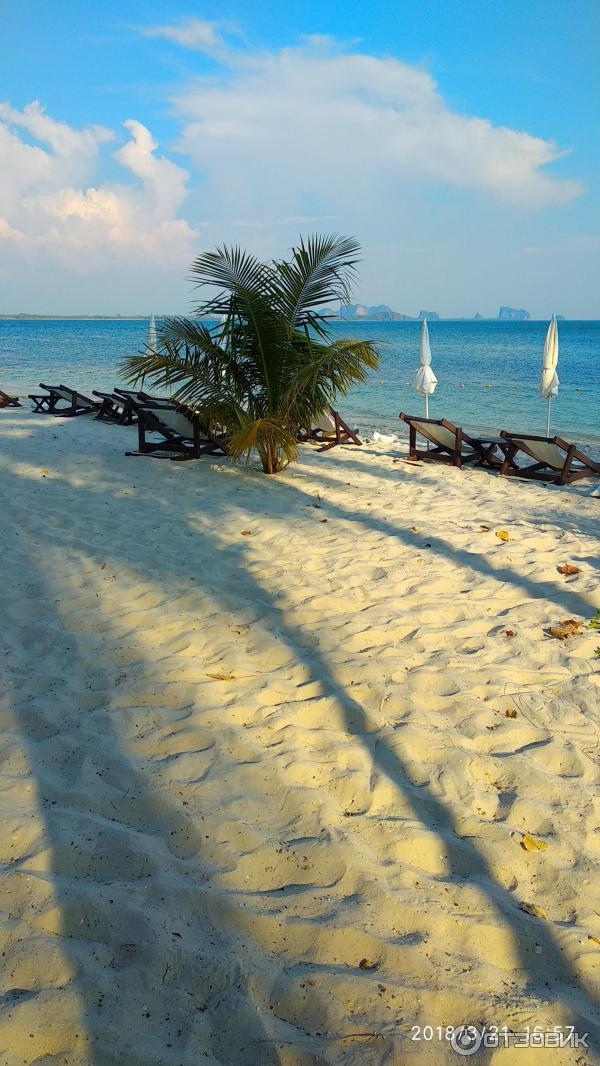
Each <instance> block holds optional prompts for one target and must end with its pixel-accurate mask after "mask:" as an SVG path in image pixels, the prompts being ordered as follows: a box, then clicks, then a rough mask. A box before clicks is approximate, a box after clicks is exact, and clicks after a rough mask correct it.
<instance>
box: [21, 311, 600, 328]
mask: <svg viewBox="0 0 600 1066" xmlns="http://www.w3.org/2000/svg"><path fill="white" fill-rule="evenodd" d="M154 317H155V319H157V320H159V321H160V319H165V318H178V317H180V316H178V315H170V314H169V315H162V314H155V315H154ZM185 317H189V316H185ZM149 318H150V315H34V314H24V313H21V314H2V313H0V322H147V321H148V320H149ZM215 321H218V319H215ZM329 321H331V322H345V323H348V324H349V325H356V324H357V323H364V324H371V325H377V326H380V325H381V324H382V323H383V324H384V325H388V324H389V323H390V322H393V324H394V325H398V324H399V323H400V324H402V323H406V322H408V323H413V324H415V323H417V324H420V320H419V319H418V318H408V317H404V318H403V319H381V318H367V317H366V316H364V315H357V316H356V318H345V317H338V316H337V315H331V316H330V319H329ZM547 321H548V319H547V318H528V319H522V320H519V319H508V318H504V319H502V318H498V317H496V316H494V317H490V318H485V317H484V316H483V315H480V316H479V318H466V317H465V318H463V317H462V316H461V315H456V316H448V317H447V318H445V317H442V316H440V317H439V318H437V319H434V320H432V322H430V323H429V325H430V326H432V325H435V324H436V323H437V322H474V323H478V322H485V323H489V322H501V323H502V324H504V325H505V324H506V323H508V324H509V325H515V324H517V325H523V323H524V322H547ZM561 321H562V322H565V321H568V322H597V321H599V319H597V318H578V319H574V318H573V319H565V318H563V319H561Z"/></svg>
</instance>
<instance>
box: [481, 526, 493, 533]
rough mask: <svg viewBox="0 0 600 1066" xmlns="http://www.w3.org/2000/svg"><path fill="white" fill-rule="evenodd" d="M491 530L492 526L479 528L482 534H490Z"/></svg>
mask: <svg viewBox="0 0 600 1066" xmlns="http://www.w3.org/2000/svg"><path fill="white" fill-rule="evenodd" d="M490 529H491V526H480V527H479V532H480V533H489V531H490Z"/></svg>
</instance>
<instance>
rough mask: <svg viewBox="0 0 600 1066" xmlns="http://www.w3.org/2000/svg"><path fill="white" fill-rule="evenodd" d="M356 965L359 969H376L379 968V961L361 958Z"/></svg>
mask: <svg viewBox="0 0 600 1066" xmlns="http://www.w3.org/2000/svg"><path fill="white" fill-rule="evenodd" d="M358 965H359V967H360V969H361V970H378V969H379V963H378V962H369V960H368V959H361V960H360V962H359V964H358Z"/></svg>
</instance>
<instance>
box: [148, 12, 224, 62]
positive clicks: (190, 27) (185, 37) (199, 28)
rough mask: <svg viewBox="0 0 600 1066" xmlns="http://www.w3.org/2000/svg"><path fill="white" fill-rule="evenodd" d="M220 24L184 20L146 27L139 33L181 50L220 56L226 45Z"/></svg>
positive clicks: (190, 19) (193, 19) (194, 19)
mask: <svg viewBox="0 0 600 1066" xmlns="http://www.w3.org/2000/svg"><path fill="white" fill-rule="evenodd" d="M220 25H221V24H220V23H218V22H207V21H206V20H204V19H198V18H186V19H180V21H179V22H177V23H174V24H171V25H166V26H147V27H146V28H145V29H143V30H142V31H141V32H142V33H143V35H144V37H162V38H163V39H164V40H166V41H173V42H174V44H180V45H181V46H182V47H183V48H191V49H194V50H197V51H200V52H207V53H209V54H212V53H217V54H221V53H222V52H224V51H226V45H225V42H224V41H223V38H222V36H221V32H220Z"/></svg>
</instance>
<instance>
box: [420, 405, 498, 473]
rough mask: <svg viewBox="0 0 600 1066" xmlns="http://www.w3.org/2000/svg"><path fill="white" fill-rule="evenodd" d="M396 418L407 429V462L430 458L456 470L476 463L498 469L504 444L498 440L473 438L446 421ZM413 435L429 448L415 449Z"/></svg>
mask: <svg viewBox="0 0 600 1066" xmlns="http://www.w3.org/2000/svg"><path fill="white" fill-rule="evenodd" d="M399 417H400V418H401V419H402V421H403V422H406V424H407V426H408V429H409V434H408V454H409V458H411V459H430V460H432V461H433V462H438V463H448V464H450V466H458V467H462V466H464V465H465V463H478V464H479V465H480V466H489V467H491V468H492V469H494V470H499V469H500V467H501V466H502V457H503V453H504V448H505V445H504V442H503V441H502V440H501V439H500V438H498V437H473V436H471V434H470V433H467V432H466V431H465V430H464V429H462V428H461V427H460V426H455V425H454V423H452V422H449V421H448V419H447V418H421V417H420V416H419V415H407V414H405V413H404V411H402V412H401V413H400V416H399ZM417 436H420V437H423V438H424V439H425V440H427V441H429V443H430V444H432V445H433V448H429V449H423V448H417ZM498 452H500V454H498Z"/></svg>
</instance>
